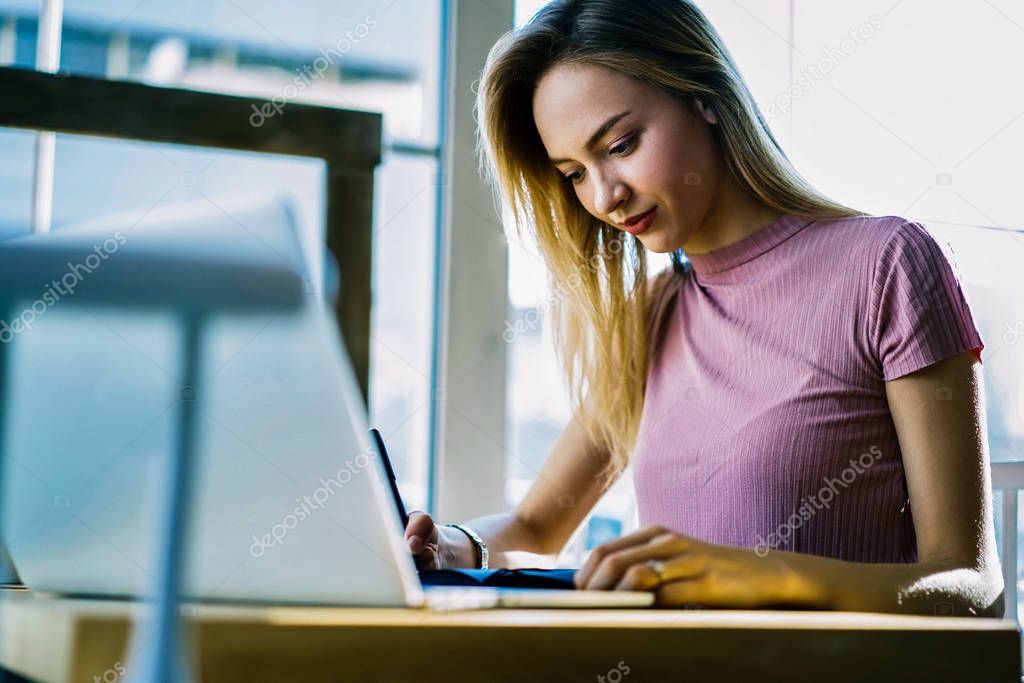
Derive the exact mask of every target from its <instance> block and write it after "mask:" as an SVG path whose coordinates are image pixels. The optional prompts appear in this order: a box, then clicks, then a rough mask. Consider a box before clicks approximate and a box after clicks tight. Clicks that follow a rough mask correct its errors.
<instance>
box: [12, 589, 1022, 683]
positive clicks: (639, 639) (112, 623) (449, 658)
mask: <svg viewBox="0 0 1024 683" xmlns="http://www.w3.org/2000/svg"><path fill="white" fill-rule="evenodd" d="M183 611H184V613H185V614H186V615H187V621H188V623H190V624H191V625H192V626H193V627H194V631H193V633H194V636H195V638H196V639H197V642H198V662H199V671H200V675H201V680H202V681H205V682H206V683H211V682H217V683H220V682H225V681H230V682H233V681H239V682H241V681H245V682H246V683H258V682H261V681H266V682H268V683H269V682H275V683H287V682H291V681H303V682H310V681H351V682H353V683H355V682H367V683H368V682H370V681H387V682H389V683H401V682H403V681H417V682H431V681H445V683H449V682H453V681H454V682H458V683H462V682H463V681H500V682H503V681H509V682H511V681H514V682H515V683H524V682H526V681H588V682H589V681H598V682H602V681H603V682H606V683H621V682H622V681H626V682H627V683H630V682H633V681H636V682H639V681H645V682H646V681H786V682H787V683H793V682H795V681H813V682H814V683H822V682H824V681H851V682H852V681H857V682H858V683H861V682H866V681H870V682H871V683H876V682H878V683H881V682H883V681H899V682H900V683H905V682H907V681H929V682H931V683H936V682H942V681H951V682H952V681H956V683H965V682H967V681H979V682H981V681H986V682H999V681H1005V682H1006V683H1010V682H1011V681H1012V682H1014V683H1017V682H1018V681H1020V638H1019V632H1018V628H1017V624H1016V622H1013V621H1010V620H1002V619H965V618H952V617H913V616H895V615H879V614H856V613H839V612H831V613H828V612H788V611H786V612H769V611H710V610H705V611H683V610H680V611H675V610H673V611H669V610H489V611H460V612H448V613H442V612H429V611H425V610H413V609H338V608H297V607H236V606H225V605H198V606H193V605H186V606H184V608H183ZM141 613H142V608H141V607H140V606H139V605H138V604H132V603H128V602H120V601H102V600H72V599H57V598H52V597H45V596H42V595H32V594H31V593H29V592H28V591H17V592H16V591H5V592H3V594H2V595H0V664H2V665H3V666H4V667H6V668H8V669H9V670H11V671H14V672H17V673H20V674H21V675H23V676H27V677H29V678H33V679H38V680H42V681H76V682H77V681H88V682H90V683H91V682H92V681H94V680H101V681H103V680H106V681H107V683H110V682H111V681H114V680H118V681H120V680H122V677H121V676H120V674H121V673H123V672H124V671H126V670H130V669H131V662H132V657H131V654H130V653H128V652H126V646H127V645H128V643H129V640H128V635H129V623H130V618H131V616H132V615H133V614H135V615H139V614H141ZM118 667H120V668H118Z"/></svg>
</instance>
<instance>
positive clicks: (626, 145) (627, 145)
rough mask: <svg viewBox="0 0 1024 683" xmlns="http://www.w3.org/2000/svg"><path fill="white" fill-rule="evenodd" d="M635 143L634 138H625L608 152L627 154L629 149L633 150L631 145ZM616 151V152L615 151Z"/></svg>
mask: <svg viewBox="0 0 1024 683" xmlns="http://www.w3.org/2000/svg"><path fill="white" fill-rule="evenodd" d="M635 142H636V138H635V137H630V138H626V139H625V140H623V141H622V142H620V143H619V144H617V145H615V146H614V147H612V148H611V149H610V150H609V151H610V152H611V153H612V154H625V153H626V152H628V151H630V150H631V149H633V143H635ZM616 150H618V151H616Z"/></svg>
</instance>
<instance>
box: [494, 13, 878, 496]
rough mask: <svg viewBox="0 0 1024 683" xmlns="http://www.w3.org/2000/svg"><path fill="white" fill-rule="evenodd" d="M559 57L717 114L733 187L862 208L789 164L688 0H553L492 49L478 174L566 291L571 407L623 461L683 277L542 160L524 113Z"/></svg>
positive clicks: (564, 334)
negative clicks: (649, 264) (661, 265)
mask: <svg viewBox="0 0 1024 683" xmlns="http://www.w3.org/2000/svg"><path fill="white" fill-rule="evenodd" d="M559 64H588V65H597V66H603V67H606V68H608V69H612V70H614V71H617V72H621V73H624V74H626V75H628V76H630V77H632V78H636V79H639V80H640V81H642V82H644V83H647V84H649V85H652V86H655V87H658V88H661V89H662V90H664V91H666V92H668V93H670V94H672V95H675V96H678V97H683V98H694V97H699V98H700V99H702V100H703V101H704V102H705V103H707V104H708V105H709V106H710V108H711V110H712V111H713V112H714V113H715V116H716V117H717V124H716V125H713V126H712V127H711V130H712V134H713V137H714V140H715V143H716V145H717V147H718V149H719V150H720V151H721V153H722V154H721V156H722V157H723V158H724V161H725V165H726V167H727V168H728V170H729V172H730V173H731V174H732V176H733V177H734V178H735V179H736V180H737V181H738V183H739V184H740V186H741V187H743V188H745V189H746V190H747V191H749V192H750V193H751V194H752V195H753V196H755V197H757V198H758V199H759V200H760V201H761V202H763V203H764V204H765V205H767V206H769V207H772V208H773V209H776V210H778V211H781V212H784V213H787V214H794V215H798V216H804V217H807V218H812V219H822V218H839V217H845V216H856V215H863V213H862V212H859V211H855V210H854V209H851V208H848V207H846V206H843V205H842V204H838V203H836V202H834V201H832V200H830V199H828V198H827V197H825V196H824V195H822V194H820V193H819V192H817V191H816V190H815V189H814V188H812V187H811V186H810V184H809V183H807V181H806V180H804V179H803V178H802V177H801V176H800V174H799V173H797V171H796V170H795V169H794V168H793V166H792V164H791V163H790V162H789V159H787V157H786V155H785V153H784V152H783V151H782V149H781V148H780V147H779V144H778V142H777V141H776V140H775V137H774V136H773V135H772V133H771V131H770V130H769V129H768V126H767V124H766V123H765V120H764V119H763V118H762V116H761V114H760V112H759V111H758V109H757V105H756V103H755V101H754V98H753V97H752V96H751V94H750V91H749V90H748V89H747V86H746V84H745V83H744V82H743V79H742V77H741V76H740V73H739V70H738V69H737V68H736V65H735V63H734V62H733V59H732V57H731V56H730V55H729V53H728V51H727V50H726V48H725V45H724V44H723V43H722V39H721V38H720V37H719V35H718V33H717V32H716V31H715V29H714V27H713V26H712V25H711V24H710V22H709V21H708V20H707V18H706V17H705V16H704V14H703V13H702V12H701V11H700V9H698V8H697V7H696V6H695V5H694V4H693V3H692V2H689V1H688V0H557V1H555V2H552V3H550V4H548V5H546V6H545V7H543V8H542V9H541V10H540V11H539V12H538V13H537V14H536V15H535V16H534V17H533V19H532V20H531V21H530V22H529V23H528V24H527V25H525V26H523V27H522V28H520V29H518V30H515V31H510V32H508V33H506V34H505V35H504V36H502V37H501V38H500V39H499V40H498V42H497V43H496V44H495V45H494V46H493V47H492V48H491V50H490V52H489V54H488V56H487V63H486V65H485V66H484V70H483V74H482V77H481V81H480V87H479V91H478V93H477V100H476V116H477V123H478V129H477V151H478V153H479V155H480V171H481V174H482V175H483V176H484V178H485V179H486V180H487V181H488V182H490V183H491V184H492V186H494V187H495V188H496V190H497V199H498V201H499V202H500V204H501V206H502V208H503V209H507V210H508V212H509V213H510V214H511V215H512V216H513V218H514V221H515V231H516V235H517V236H519V237H522V236H523V234H524V233H526V234H530V235H531V236H532V238H533V239H534V241H535V242H536V244H537V246H538V247H539V251H540V253H541V255H542V256H543V258H544V260H545V262H546V264H547V267H548V269H549V271H550V275H551V277H552V279H553V282H554V283H556V285H557V287H558V290H559V293H560V294H561V295H562V296H563V297H564V299H565V301H564V302H562V305H558V306H556V307H554V314H555V341H556V350H557V352H558V357H559V361H560V363H561V365H562V368H563V371H564V373H565V376H566V379H567V382H568V388H569V394H570V400H571V403H572V408H573V410H574V412H575V413H576V415H577V417H578V418H579V419H580V421H581V424H582V426H583V427H584V429H585V431H586V432H587V435H588V437H589V438H590V439H591V440H592V441H593V442H594V443H595V444H596V445H597V446H598V447H600V448H602V449H604V450H605V451H606V452H607V453H608V454H609V455H610V456H611V457H610V459H609V467H608V468H607V469H606V475H607V476H608V477H609V481H610V480H611V478H613V477H614V476H616V475H617V474H618V473H619V472H620V471H621V470H622V468H624V467H625V466H626V465H627V464H628V462H629V456H630V453H631V451H632V449H633V445H634V443H635V441H636V437H637V433H638V430H639V426H640V417H641V413H642V410H643V399H644V390H645V387H646V380H647V370H648V366H649V364H650V362H651V359H652V349H653V343H650V342H652V341H654V340H656V339H657V336H658V326H657V324H656V321H657V320H658V319H660V313H658V312H657V311H653V310H652V306H651V302H652V301H653V300H654V299H655V296H656V294H657V292H660V291H665V290H666V288H667V287H669V286H670V285H672V284H673V282H678V278H679V277H681V276H682V273H683V272H684V269H683V267H682V266H683V261H682V257H683V254H682V252H681V250H679V251H677V252H675V253H674V254H673V255H672V261H673V268H672V269H671V270H669V269H666V271H665V272H663V273H661V274H660V275H659V276H658V278H656V279H655V281H653V282H652V283H651V286H650V287H648V282H647V268H646V262H645V261H646V259H645V250H644V248H643V245H641V244H640V242H639V241H638V240H637V239H636V238H635V237H633V236H632V235H628V234H626V233H623V231H621V230H620V229H619V228H616V227H615V226H613V225H610V224H608V223H606V222H604V221H601V220H599V219H597V218H595V217H594V216H592V215H591V214H589V213H588V212H587V211H586V210H585V209H584V208H583V206H582V205H581V204H580V202H579V200H578V199H577V198H576V195H575V192H574V189H573V187H572V184H571V181H569V180H567V179H566V178H565V177H564V176H563V175H562V174H561V173H559V172H558V170H557V169H556V168H554V166H553V165H552V164H551V162H550V161H549V160H548V157H547V152H546V151H545V148H544V145H543V143H542V142H541V138H540V135H539V133H538V132H537V128H536V125H535V122H534V120H533V116H532V111H533V105H532V101H533V94H534V91H535V89H536V87H537V84H538V82H539V81H540V79H541V77H542V76H543V75H544V74H545V73H546V72H547V71H548V70H549V69H551V68H552V67H553V66H555V65H559Z"/></svg>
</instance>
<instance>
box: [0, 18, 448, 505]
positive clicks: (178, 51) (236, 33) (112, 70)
mask: <svg viewBox="0 0 1024 683" xmlns="http://www.w3.org/2000/svg"><path fill="white" fill-rule="evenodd" d="M38 23H39V9H38V3H37V2H22V1H20V0H18V1H8V2H2V1H0V63H4V64H15V65H17V66H23V67H32V66H33V64H34V61H35V59H34V53H35V40H36V33H37V31H38ZM441 34H442V31H441V2H440V0H432V1H429V2H422V1H420V0H395V1H394V2H391V3H377V2H368V1H365V0H362V1H350V2H345V3H334V4H330V3H328V4H325V3H321V2H315V1H313V0H297V1H296V2H289V3H253V2H236V1H233V0H217V1H215V2H205V1H202V0H185V1H184V2H176V3H165V2H143V3H137V2H122V1H120V0H111V1H109V2H103V3H95V2H89V1H87V0H65V2H64V18H63V25H62V42H61V62H60V64H61V66H60V68H61V71H62V72H67V73H72V74H81V75H88V76H94V77H102V78H110V79H129V80H138V81H142V82H145V83H148V84H152V85H163V86H171V87H179V88H187V89H195V90H206V91H213V92H222V93H229V94H238V95H249V96H258V97H265V98H270V99H272V100H274V101H275V102H280V103H281V104H282V106H286V105H287V103H288V102H292V101H294V102H304V103H311V104H317V105H321V106H331V107H341V108H346V109H363V110H370V111H381V112H382V113H383V115H384V145H385V151H384V156H383V159H382V163H381V165H380V166H379V167H378V169H377V174H376V178H375V181H376V182H375V192H376V199H375V206H374V217H375V218H374V220H375V225H374V255H373V258H374V283H373V286H374V308H373V312H372V315H373V319H372V330H373V332H372V333H373V340H372V346H371V368H370V372H371V377H370V415H371V422H372V423H374V424H375V425H377V426H379V428H380V429H381V431H382V432H383V434H384V435H385V438H386V439H387V440H388V445H389V450H390V452H391V453H392V457H393V459H394V465H395V469H396V472H397V473H398V475H399V478H400V480H401V481H400V484H401V487H402V491H403V495H404V496H405V497H406V499H407V500H406V503H407V505H408V506H409V507H418V508H425V507H426V502H427V501H426V499H427V472H428V469H429V467H428V463H429V457H430V453H429V451H430V445H429V444H430V439H429V432H430V430H429V424H428V420H429V411H428V410H427V409H426V407H425V406H424V404H425V403H426V401H427V399H428V397H429V395H430V389H429V387H430V380H429V375H430V367H431V366H430V357H431V353H432V349H433V346H432V345H433V319H432V314H431V311H432V289H433V282H434V253H435V250H434V243H435V239H436V237H435V236H436V233H437V223H438V212H437V210H436V192H435V187H436V182H437V181H436V177H437V173H438V159H439V152H438V145H439V126H438V123H439V111H440V99H439V98H440V85H439V83H440V61H441V60H440V57H441V44H440V41H441ZM250 123H252V124H253V125H259V124H258V121H250ZM35 137H36V136H35V135H34V134H33V133H31V132H25V131H12V130H0V145H2V146H3V148H4V150H5V152H7V157H6V158H7V162H8V163H6V164H5V165H4V168H3V170H2V171H0V180H2V182H0V199H2V201H0V235H2V236H4V237H9V236H13V235H15V234H25V233H26V232H27V231H28V229H29V227H28V226H29V225H30V222H31V221H30V207H31V183H32V173H33V171H32V169H33V163H32V157H33V151H32V150H33V147H34V140H35ZM322 187H323V168H322V166H321V164H320V163H319V162H315V161H309V160H297V159H294V158H289V157H280V156H269V155H256V154H246V153H237V152H221V151H219V150H206V149H195V148H189V147H181V146H175V145H157V144H150V143H142V142H130V141H108V140H102V139H98V138H85V137H79V136H70V135H59V136H57V145H56V170H55V179H54V200H53V214H54V215H53V229H54V230H59V229H61V227H63V226H67V225H70V224H72V223H77V222H80V221H83V220H86V219H95V218H102V217H103V216H108V215H111V214H115V213H129V214H132V215H135V216H138V217H139V218H140V219H142V218H144V216H145V215H146V213H147V212H148V211H150V210H152V209H156V208H157V207H165V206H167V205H170V204H176V203H195V204H197V205H198V206H206V207H207V208H212V210H218V211H226V212H230V211H232V208H231V207H233V206H245V205H246V204H247V202H256V201H259V200H262V199H263V198H268V197H269V198H273V201H277V202H279V203H283V204H287V205H288V206H289V207H291V208H292V209H294V211H295V214H296V215H297V216H298V219H299V222H300V224H301V231H302V235H303V238H304V241H305V244H304V248H305V251H306V254H307V255H308V256H309V258H310V263H311V264H312V267H313V270H314V272H315V273H316V272H318V270H319V264H321V263H322V260H321V259H322V257H323V249H324V247H323V225H322V216H323V205H324V197H323V191H322Z"/></svg>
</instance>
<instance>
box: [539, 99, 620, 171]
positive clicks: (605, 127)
mask: <svg viewBox="0 0 1024 683" xmlns="http://www.w3.org/2000/svg"><path fill="white" fill-rule="evenodd" d="M632 113H633V110H632V109H627V110H626V111H624V112H621V113H618V114H615V115H614V116H611V117H609V118H608V120H607V121H605V122H604V123H602V124H601V125H600V127H598V129H597V130H595V131H594V134H593V135H591V136H590V139H589V140H587V147H586V149H587V151H588V152H589V151H591V150H593V149H594V145H596V144H597V143H598V142H600V141H601V138H603V137H604V136H605V134H606V133H607V132H608V131H609V130H611V128H612V126H614V125H615V124H616V123H618V122H619V119H621V118H622V117H624V116H628V115H629V114H632ZM549 159H550V157H549ZM550 161H551V163H553V164H560V163H562V162H563V161H572V159H550Z"/></svg>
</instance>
